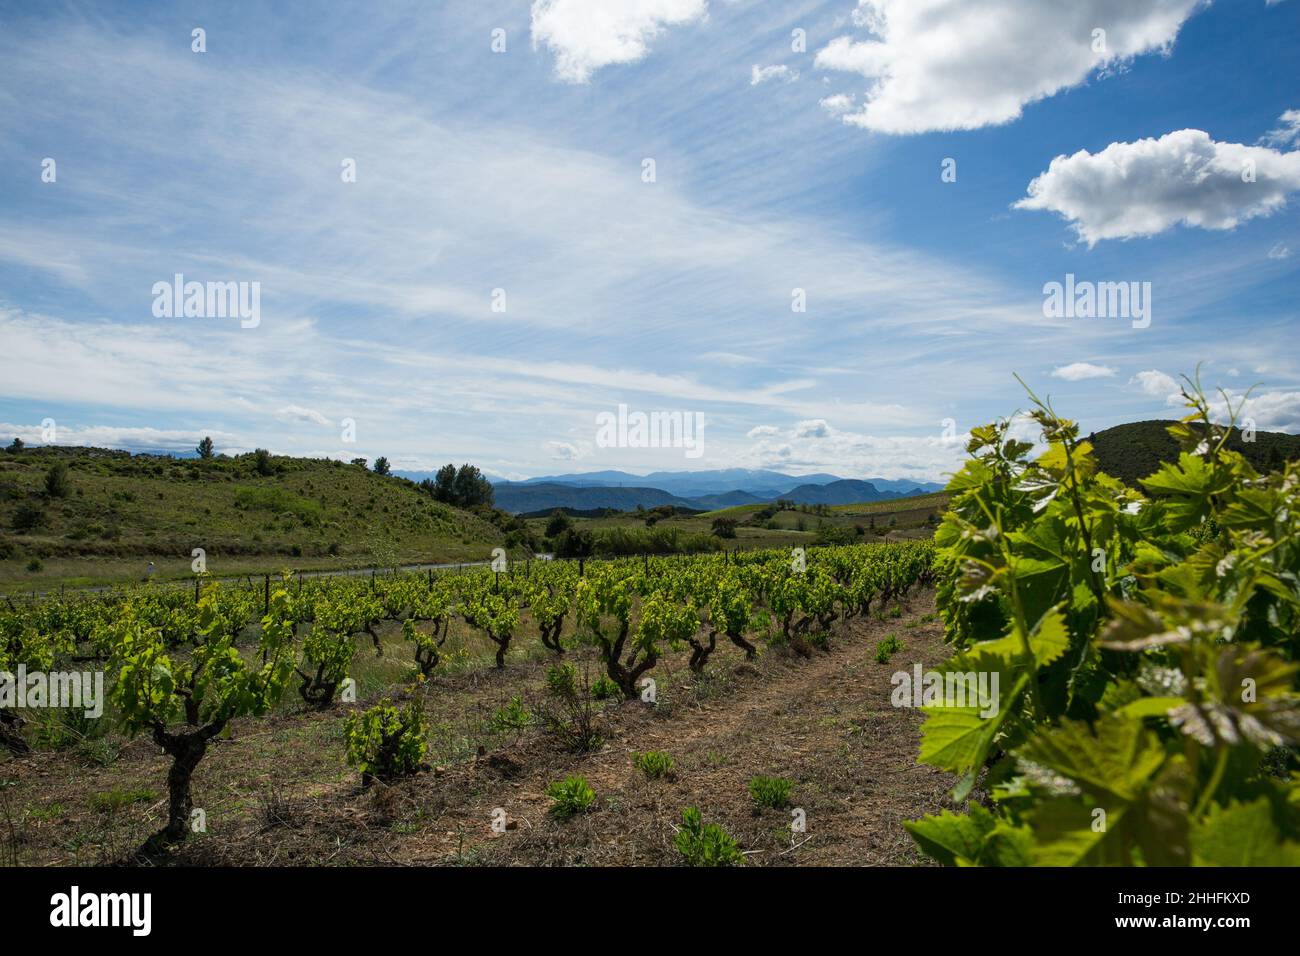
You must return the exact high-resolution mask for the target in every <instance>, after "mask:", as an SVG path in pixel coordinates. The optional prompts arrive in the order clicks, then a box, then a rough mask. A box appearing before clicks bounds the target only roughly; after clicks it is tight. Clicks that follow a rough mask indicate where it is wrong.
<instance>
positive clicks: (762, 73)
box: [749, 63, 799, 86]
mask: <svg viewBox="0 0 1300 956" xmlns="http://www.w3.org/2000/svg"><path fill="white" fill-rule="evenodd" d="M797 79H799V71H798V70H792V69H790V68H789V67H788V66H786V65H785V64H784V63H777V64H774V65H773V66H759V65H758V64H757V63H755V64H754V66H753V67H751V69H750V74H749V85H750V86H758V84H760V83H766V82H767V81H768V80H785V82H787V83H793V82H794V81H795V80H797Z"/></svg>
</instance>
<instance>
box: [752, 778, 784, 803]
mask: <svg viewBox="0 0 1300 956" xmlns="http://www.w3.org/2000/svg"><path fill="white" fill-rule="evenodd" d="M793 786H794V781H793V780H787V779H786V778H785V777H754V778H753V779H751V780H750V781H749V795H750V796H751V797H753V798H754V804H755V805H756V806H757V807H758V809H760V810H763V809H770V810H779V809H781V808H782V807H787V806H789V805H790V788H792V787H793Z"/></svg>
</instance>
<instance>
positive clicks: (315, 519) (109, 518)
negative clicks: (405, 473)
mask: <svg viewBox="0 0 1300 956" xmlns="http://www.w3.org/2000/svg"><path fill="white" fill-rule="evenodd" d="M52 473H53V475H54V477H53V478H51V474H52ZM51 482H52V483H53V484H52V485H51ZM511 520H512V519H506V518H505V516H503V515H501V514H500V513H498V512H493V511H491V510H490V509H488V508H479V509H477V510H476V511H475V512H472V513H471V512H469V511H465V510H461V509H459V508H455V507H452V506H450V505H448V504H445V503H443V502H440V501H438V500H435V497H434V494H433V489H431V488H423V489H422V488H421V487H419V486H417V485H415V484H413V483H412V482H410V481H407V480H406V479H403V478H397V477H392V476H385V475H380V474H376V473H375V472H374V471H372V470H370V469H369V468H367V467H366V466H365V465H363V464H358V463H354V464H345V463H343V462H338V461H330V460H325V459H305V458H288V457H282V456H278V455H268V454H265V453H261V454H259V455H254V454H249V455H241V456H238V457H224V456H222V457H214V458H210V459H206V460H204V459H179V458H171V457H167V456H156V455H131V454H129V453H127V452H124V451H109V450H105V449H99V448H66V447H42V448H23V449H22V450H20V451H12V450H5V451H0V582H10V583H12V582H21V584H22V586H33V585H36V584H40V583H42V582H44V583H49V582H52V581H55V580H114V579H121V578H124V577H139V576H140V574H141V573H142V572H143V570H144V568H145V566H146V564H147V563H148V562H150V561H153V562H155V564H156V565H157V570H158V574H159V576H168V575H172V574H175V575H182V574H189V573H190V562H191V560H192V559H191V552H192V549H194V548H203V549H204V551H205V552H206V557H207V562H208V568H209V570H210V571H211V572H212V573H214V574H222V573H230V572H233V573H239V572H241V571H244V570H252V569H263V570H274V569H277V568H282V567H285V566H291V567H295V568H305V567H315V568H330V567H348V566H361V565H368V564H379V565H388V564H393V563H405V562H421V561H431V562H432V561H456V560H478V561H481V560H486V559H487V557H488V556H489V555H490V553H491V549H492V548H493V547H497V546H499V545H502V544H505V543H506V539H507V536H508V531H509V527H508V526H509V523H510V522H511ZM511 543H517V540H516V541H512V542H511Z"/></svg>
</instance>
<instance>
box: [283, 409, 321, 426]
mask: <svg viewBox="0 0 1300 956" xmlns="http://www.w3.org/2000/svg"><path fill="white" fill-rule="evenodd" d="M275 416H276V418H278V419H280V421H282V422H303V423H305V424H311V425H330V424H332V422H330V420H329V419H328V418H326V417H325V416H324V415H322V414H321V413H320V412H318V411H316V409H314V408H303V406H301V405H285V406H284V407H283V408H281V409H280V410H279V411H277V412H276V413H275Z"/></svg>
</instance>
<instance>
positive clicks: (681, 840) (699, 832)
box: [673, 807, 745, 866]
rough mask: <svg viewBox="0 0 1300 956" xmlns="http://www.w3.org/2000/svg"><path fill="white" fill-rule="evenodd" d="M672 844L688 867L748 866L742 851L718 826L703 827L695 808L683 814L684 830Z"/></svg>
mask: <svg viewBox="0 0 1300 956" xmlns="http://www.w3.org/2000/svg"><path fill="white" fill-rule="evenodd" d="M673 844H674V845H675V846H676V847H677V852H678V853H680V854H681V855H682V857H683V859H685V861H686V865H687V866H740V865H743V864H744V862H745V856H744V854H743V853H741V852H740V847H738V846H737V845H736V841H735V840H733V839H732V838H731V837H730V836H728V835H727V831H726V830H724V829H722V827H720V826H718V825H717V824H716V823H704V822H703V821H702V820H701V818H700V811H699V810H697V809H696V808H695V807H687V808H686V809H685V810H683V811H682V826H681V829H679V830H678V831H677V835H676V836H675V837H674V838H673Z"/></svg>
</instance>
